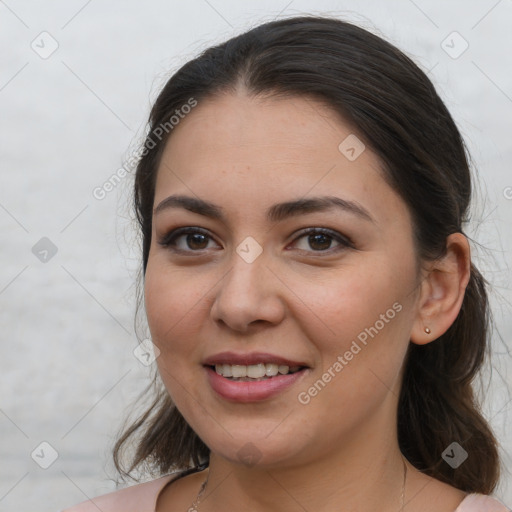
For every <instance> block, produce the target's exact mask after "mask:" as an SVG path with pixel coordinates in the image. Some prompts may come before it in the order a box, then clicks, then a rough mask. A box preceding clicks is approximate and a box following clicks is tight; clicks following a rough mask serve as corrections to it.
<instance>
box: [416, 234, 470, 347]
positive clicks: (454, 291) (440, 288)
mask: <svg viewBox="0 0 512 512" xmlns="http://www.w3.org/2000/svg"><path fill="white" fill-rule="evenodd" d="M470 274H471V252H470V247H469V242H468V240H467V238H466V237H465V236H464V235H463V234H462V233H453V234H451V235H450V236H449V237H448V238H447V239H446V254H445V255H444V256H443V257H441V258H439V259H437V260H435V261H433V262H431V263H429V267H428V269H427V270H426V275H425V277H424V278H423V282H422V283H421V285H420V287H421V290H420V294H419V299H418V311H417V316H416V319H415V321H414V324H413V329H412V332H411V341H412V342H413V343H416V344H417V345H425V344H427V343H430V342H431V341H434V340H435V339H437V338H439V336H441V335H442V334H444V333H445V332H446V331H447V330H448V328H449V327H450V326H451V325H452V324H453V322H454V321H455V319H456V318H457V315H458V314H459V311H460V308H461V306H462V301H463V299H464V294H465V292H466V287H467V285H468V283H469V278H470ZM425 329H427V332H425ZM428 330H430V332H428Z"/></svg>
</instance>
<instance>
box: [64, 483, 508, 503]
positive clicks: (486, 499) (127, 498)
mask: <svg viewBox="0 0 512 512" xmlns="http://www.w3.org/2000/svg"><path fill="white" fill-rule="evenodd" d="M176 477H179V475H176V474H173V475H167V476H163V477H161V478H158V479H156V480H152V481H151V482H147V483H144V484H137V485H132V486H131V487H126V488H125V489H121V490H119V491H114V492H111V493H109V494H104V495H103V496H99V497H97V498H93V499H91V500H88V501H85V502H83V503H80V504H79V505H75V506H74V507H71V508H66V509H65V510H62V511H61V512H98V510H101V511H102V512H155V507H156V502H157V500H158V496H159V495H160V493H161V492H162V490H163V488H164V487H165V486H166V484H167V483H168V482H170V481H171V480H173V479H174V478H176ZM454 512H510V510H509V509H508V508H507V507H505V505H503V504H502V503H501V502H499V501H497V500H495V499H494V498H491V497H490V496H485V495H483V494H469V495H467V496H466V498H464V500H463V501H462V503H461V504H460V505H459V506H458V507H457V510H454Z"/></svg>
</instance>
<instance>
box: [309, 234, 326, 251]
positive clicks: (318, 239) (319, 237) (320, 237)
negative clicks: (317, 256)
mask: <svg viewBox="0 0 512 512" xmlns="http://www.w3.org/2000/svg"><path fill="white" fill-rule="evenodd" d="M322 241H323V242H324V243H323V244H322ZM309 243H310V245H311V247H312V248H313V249H315V248H316V249H320V250H322V249H323V250H325V249H329V246H330V245H331V240H330V239H329V237H328V236H327V235H324V234H322V233H316V234H314V235H309ZM317 243H320V247H318V246H317V247H315V244H317Z"/></svg>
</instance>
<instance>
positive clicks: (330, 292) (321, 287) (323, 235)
mask: <svg viewBox="0 0 512 512" xmlns="http://www.w3.org/2000/svg"><path fill="white" fill-rule="evenodd" d="M347 137H348V139H347ZM171 197H174V200H173V199H169V198H171ZM183 198H187V199H186V200H184V199H183ZM154 207H155V211H154V217H153V233H152V241H151V248H150V252H149V260H148V265H147V270H146V276H145V303H146V309H147V315H148V321H149V326H150V331H151V335H152V340H153V343H154V344H155V345H156V346H157V347H158V349H159V350H160V356H159V357H158V359H157V364H158V368H159V372H160V374H161V377H162V379H163V382H164V383H165V386H166V388H167V390H168V392H169V394H170V395H171V397H172V399H173V400H174V402H175V403H176V405H177V407H178V409H179V410H180V412H181V413H182V415H183V416H184V417H185V419H186V420H187V422H188V423H189V424H190V425H191V427H192V428H193V429H194V430H195V431H196V432H197V434H198V435H199V436H200V437H201V438H202V439H203V441H204V442H205V443H206V444H207V445H208V446H209V447H210V449H211V450H212V451H213V452H214V453H216V454H218V455H220V456H222V457H223V458H225V459H227V460H230V461H233V462H241V461H244V462H246V463H258V464H261V465H263V466H265V467H271V466H272V465H275V464H281V465H283V464H297V463H299V462H306V461H311V460H312V459H313V458H316V457H323V456H324V455H325V454H326V453H332V452H333V450H334V451H335V450H336V447H339V448H340V450H341V449H343V446H345V444H346V443H348V441H349V440H351V442H352V441H354V440H355V439H357V437H358V436H359V437H360V438H361V439H369V437H368V436H374V437H375V436H377V437H379V436H381V437H382V436H384V435H385V436H388V437H389V435H390V432H391V433H392V432H394V430H393V429H394V428H395V411H396V403H397V397H398V393H399V385H400V375H401V374H400V370H401V365H402V362H403V359H404V357H405V353H406V350H407V346H408V343H409V339H410V334H411V330H412V326H413V323H414V321H415V320H416V316H417V307H418V306H417V302H418V300H417V298H418V292H417V290H418V275H417V260H416V256H415V252H414V247H413V231H412V225H411V217H410V215H409V212H408V209H407V208H406V206H405V204H404V202H403V201H402V200H401V198H400V197H399V196H398V195H397V194H396V193H395V192H394V190H393V189H392V188H390V186H389V185H388V184H387V183H386V182H385V180H384V179H383V177H382V174H381V172H380V170H379V161H378V159H377V157H376V156H375V155H374V154H373V153H372V152H371V151H370V149H368V148H366V149H364V146H361V142H360V141H358V139H356V138H355V135H354V133H353V130H352V129H351V127H350V126H349V125H347V124H346V123H344V122H342V120H341V119H340V118H339V117H338V116H337V115H336V114H335V113H333V112H332V111H331V110H329V109H328V108H326V107H325V106H322V105H321V104H320V103H317V102H316V101H314V100H311V99H306V98H296V97H294V98H288V99H268V98H267V99H262V98H254V97H248V96H247V95H245V94H244V93H242V92H239V93H238V94H236V95H224V96H221V97H216V98H214V99H210V100H207V101H203V102H200V103H199V104H198V106H197V107H195V108H194V109H193V110H192V112H191V113H190V114H189V115H188V116H187V117H185V119H183V120H181V121H180V124H179V125H178V126H176V127H175V128H174V130H173V132H172V136H171V137H170V139H169V141H168V143H167V146H166V148H165V152H164V154H163V157H162V160H161V164H160V167H159V169H158V176H157V181H156V191H155V202H154ZM183 228H187V229H188V230H186V231H181V232H180V233H178V232H177V230H178V229H179V230H182V229H183ZM308 230H311V232H308ZM315 230H316V231H315ZM215 363H217V364H218V365H220V366H219V367H218V370H219V371H220V372H221V373H220V374H219V373H217V372H216V371H215V369H214V364H215ZM286 363H288V364H286ZM286 366H288V367H289V368H288V372H289V371H290V369H291V370H296V369H297V368H294V367H297V366H298V367H300V368H301V369H300V370H299V371H298V372H295V373H286V370H287V369H286ZM212 367H213V369H212ZM244 372H248V373H249V378H248V377H245V378H244V377H237V378H236V379H234V378H233V377H232V376H231V377H230V375H235V376H240V375H244ZM276 372H277V373H278V375H276V376H272V375H273V374H275V373H276ZM282 372H284V373H282ZM263 373H265V378H261V376H262V375H263Z"/></svg>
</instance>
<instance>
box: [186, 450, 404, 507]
mask: <svg viewBox="0 0 512 512" xmlns="http://www.w3.org/2000/svg"><path fill="white" fill-rule="evenodd" d="M402 462H403V464H404V482H403V484H402V493H401V496H400V501H401V507H400V512H403V510H404V506H405V482H406V480H407V464H406V463H405V460H404V458H403V457H402ZM209 477H210V473H209V472H208V476H207V477H206V479H205V481H204V482H203V483H202V485H201V488H200V489H199V492H198V493H197V497H196V499H195V500H194V502H193V503H192V506H191V507H190V509H189V510H190V512H197V511H198V510H199V503H200V502H201V498H202V497H203V494H204V491H205V489H206V485H207V484H208V478H209Z"/></svg>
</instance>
